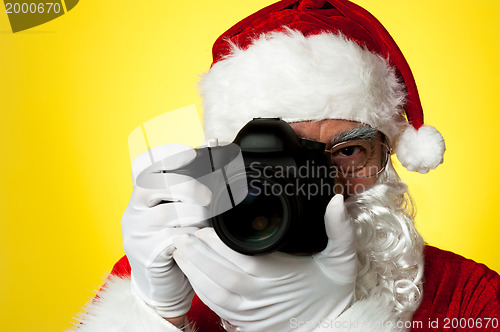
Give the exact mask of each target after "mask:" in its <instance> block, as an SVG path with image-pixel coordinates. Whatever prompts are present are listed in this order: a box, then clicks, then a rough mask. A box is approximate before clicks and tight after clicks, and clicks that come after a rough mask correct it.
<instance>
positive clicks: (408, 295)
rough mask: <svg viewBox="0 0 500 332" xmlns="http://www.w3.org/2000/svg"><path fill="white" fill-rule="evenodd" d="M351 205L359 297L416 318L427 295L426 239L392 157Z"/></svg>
mask: <svg viewBox="0 0 500 332" xmlns="http://www.w3.org/2000/svg"><path fill="white" fill-rule="evenodd" d="M346 205H347V209H348V211H349V213H350V215H351V218H352V219H353V222H354V224H355V225H356V228H357V229H356V236H357V246H358V277H357V282H356V300H362V299H365V298H372V297H377V298H379V299H380V300H381V301H382V302H383V303H384V304H385V305H387V306H390V307H392V308H393V310H394V313H395V314H396V315H397V316H398V318H399V319H401V320H408V319H411V316H412V315H413V312H414V311H415V310H416V309H417V308H418V306H419V305H420V302H421V299H422V277H423V269H424V259H423V248H424V242H423V239H422V237H421V235H420V234H419V233H418V232H417V230H416V229H415V226H414V224H413V217H414V216H413V206H412V202H411V198H410V196H409V194H408V187H407V186H406V185H405V184H404V183H403V182H402V181H401V179H400V178H399V176H398V175H397V173H396V171H395V170H394V168H393V167H392V164H391V163H390V162H389V163H388V165H387V168H386V170H385V171H384V172H383V173H382V174H381V176H380V177H379V179H378V180H377V183H376V184H375V185H374V186H373V187H371V188H369V189H368V190H366V191H364V192H362V193H360V194H357V195H354V196H352V197H350V198H349V199H348V200H347V201H346Z"/></svg>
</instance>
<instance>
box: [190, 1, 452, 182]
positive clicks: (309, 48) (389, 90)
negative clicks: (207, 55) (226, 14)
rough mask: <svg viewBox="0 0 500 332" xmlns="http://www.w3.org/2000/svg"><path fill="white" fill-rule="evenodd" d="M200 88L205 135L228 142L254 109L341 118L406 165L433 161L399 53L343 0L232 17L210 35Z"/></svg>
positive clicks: (435, 154)
mask: <svg viewBox="0 0 500 332" xmlns="http://www.w3.org/2000/svg"><path fill="white" fill-rule="evenodd" d="M200 91H201V95H202V97H203V107H204V128H205V134H206V136H207V137H218V138H219V139H220V140H223V141H232V140H233V138H234V137H235V136H236V134H237V132H238V131H239V130H240V129H241V127H243V126H244V125H245V124H246V123H247V122H248V121H250V120H251V119H252V118H255V117H281V118H282V119H283V120H285V121H287V122H297V121H305V120H323V119H345V120H352V121H358V122H362V123H365V124H367V125H370V126H372V127H373V128H376V129H378V130H380V131H381V132H383V133H384V134H385V135H386V136H387V138H388V139H389V141H390V143H391V145H393V146H395V147H396V154H397V156H398V159H399V160H400V161H401V163H402V164H403V165H404V166H405V167H406V168H407V169H409V170H411V171H418V172H421V173H426V172H428V171H429V170H430V169H433V168H435V167H437V166H438V165H439V164H440V163H442V161H443V154H444V151H445V145H444V140H443V137H442V136H441V134H440V133H439V132H438V131H437V130H436V129H435V128H434V127H430V126H424V125H423V123H424V121H423V111H422V105H421V103H420V98H419V95H418V90H417V86H416V83H415V80H414V78H413V75H412V72H411V70H410V67H409V66H408V63H407V62H406V60H405V58H404V56H403V54H402V53H401V51H400V50H399V48H398V46H397V45H396V43H395V41H394V40H393V39H392V37H391V36H390V34H389V32H388V31H387V30H386V29H385V28H384V27H383V26H382V24H381V23H380V22H379V21H378V20H377V19H376V18H375V17H373V16H372V15H371V14H370V13H368V12H367V11H366V10H364V9H363V8H361V7H359V6H357V5H355V4H353V3H351V2H349V1H346V0H284V1H280V2H278V3H275V4H273V5H271V6H268V7H266V8H264V9H262V10H260V11H258V12H256V13H255V14H253V15H250V16H249V17H247V18H246V19H244V20H242V21H240V22H239V23H237V24H236V25H235V26H233V27H232V28H230V29H229V30H228V31H226V32H225V33H224V34H222V35H221V36H220V37H219V38H218V39H217V40H216V42H215V44H214V46H213V64H212V67H211V68H210V70H209V71H208V73H206V74H205V75H204V77H203V79H202V81H201V83H200ZM405 116H406V119H407V120H408V122H407V120H406V119H405Z"/></svg>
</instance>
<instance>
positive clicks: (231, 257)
mask: <svg viewBox="0 0 500 332" xmlns="http://www.w3.org/2000/svg"><path fill="white" fill-rule="evenodd" d="M194 235H195V236H196V237H197V238H199V239H201V240H202V241H203V243H205V244H206V245H207V246H209V247H210V248H211V249H212V250H213V251H215V252H216V253H218V254H219V255H220V256H222V257H224V258H226V259H227V260H228V261H229V262H231V263H233V264H234V265H235V266H237V267H238V268H239V269H240V270H242V271H244V272H245V273H247V274H248V275H252V276H255V277H260V278H273V277H278V276H279V275H281V274H283V273H284V271H286V270H287V268H289V267H290V266H291V265H293V266H294V267H297V265H298V264H300V262H302V261H304V260H308V259H309V258H308V257H300V256H293V255H289V254H285V253H280V252H275V253H271V254H268V255H262V256H249V255H243V254H240V253H238V252H236V251H234V250H232V249H231V248H229V247H228V246H227V245H226V244H225V243H224V242H222V240H221V239H220V238H219V236H217V234H216V233H215V230H214V229H213V228H211V227H207V228H203V229H200V230H198V231H196V232H195V233H194Z"/></svg>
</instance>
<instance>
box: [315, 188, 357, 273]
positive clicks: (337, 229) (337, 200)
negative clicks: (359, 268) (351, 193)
mask: <svg viewBox="0 0 500 332" xmlns="http://www.w3.org/2000/svg"><path fill="white" fill-rule="evenodd" d="M325 229H326V234H327V235H328V244H327V246H326V248H325V249H324V250H323V251H322V252H320V253H318V254H316V255H314V256H313V258H314V259H315V261H316V262H317V263H319V264H320V265H322V266H323V267H325V268H326V271H328V273H329V274H330V276H331V277H333V278H334V279H335V280H336V281H338V282H345V283H347V282H352V281H353V280H355V277H356V233H355V229H354V225H353V223H352V221H351V220H350V218H349V216H348V214H347V210H346V208H345V204H344V197H343V196H342V195H340V194H337V195H335V196H334V197H333V198H332V200H331V201H330V203H328V206H327V208H326V212H325Z"/></svg>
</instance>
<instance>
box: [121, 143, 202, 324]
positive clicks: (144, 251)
mask: <svg viewBox="0 0 500 332" xmlns="http://www.w3.org/2000/svg"><path fill="white" fill-rule="evenodd" d="M195 156H196V152H195V151H194V150H193V149H192V148H190V147H188V146H185V145H174V144H170V145H163V146H158V147H156V148H154V149H152V150H151V151H148V152H146V153H145V154H143V155H140V156H139V157H137V158H136V159H135V160H134V162H133V164H132V177H133V179H134V191H133V193H132V197H131V199H130V202H129V204H128V207H127V209H126V210H125V213H124V215H123V217H122V232H123V247H124V249H125V253H126V254H127V257H128V259H129V262H130V265H131V267H132V289H133V291H134V292H135V293H136V294H137V295H139V297H140V298H141V299H142V300H143V301H145V302H146V303H147V304H148V305H150V306H151V307H152V308H154V309H155V311H156V312H157V313H159V314H160V315H161V316H162V317H165V318H173V317H178V316H182V315H184V314H185V313H186V312H187V311H188V310H189V308H190V306H191V301H192V299H193V296H194V292H193V289H192V288H191V285H190V284H189V281H188V279H187V278H186V277H185V275H184V274H183V273H182V271H181V270H180V269H179V267H178V266H177V265H176V264H175V262H174V260H173V259H172V252H173V251H174V246H173V244H172V239H173V237H174V236H176V235H178V234H183V233H193V232H195V231H196V230H198V229H199V228H201V227H204V226H206V224H205V223H206V222H205V220H206V219H207V210H206V209H207V208H206V206H207V205H208V204H209V202H210V198H211V192H210V190H209V189H208V188H207V187H206V186H204V185H202V184H201V183H200V182H198V181H196V180H194V179H192V178H190V177H188V176H185V175H179V174H173V173H162V171H166V170H175V169H177V168H180V167H182V166H184V165H187V164H189V163H191V162H192V161H193V159H194V158H195ZM137 177H141V178H142V179H143V180H144V181H143V183H144V182H145V183H147V184H150V185H148V186H147V187H148V188H144V187H141V186H139V184H140V182H139V184H137V183H136V181H137ZM154 188H156V189H154Z"/></svg>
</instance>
